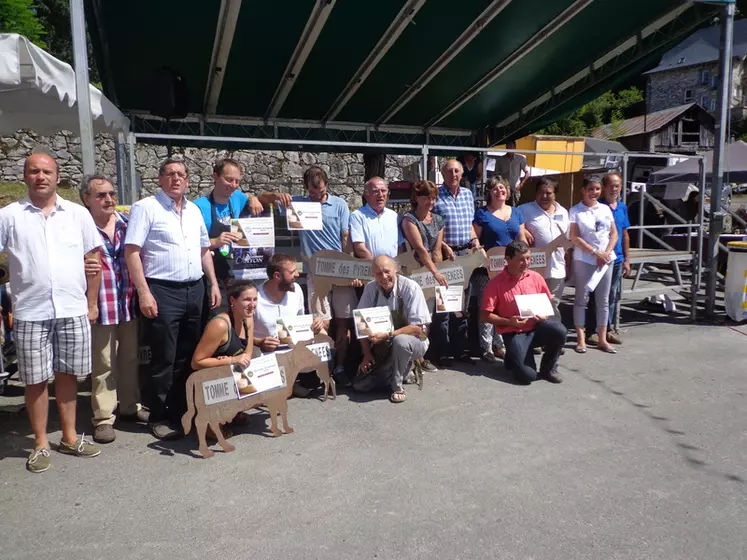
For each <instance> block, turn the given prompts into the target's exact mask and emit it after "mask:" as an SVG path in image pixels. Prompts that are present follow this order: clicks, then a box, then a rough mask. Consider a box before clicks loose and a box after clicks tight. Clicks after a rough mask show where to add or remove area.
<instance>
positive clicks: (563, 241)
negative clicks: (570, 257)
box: [487, 235, 572, 278]
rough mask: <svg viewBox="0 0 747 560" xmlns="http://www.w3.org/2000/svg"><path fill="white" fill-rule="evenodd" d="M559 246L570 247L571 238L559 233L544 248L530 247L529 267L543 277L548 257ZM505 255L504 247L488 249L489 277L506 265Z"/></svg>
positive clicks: (547, 270) (548, 266)
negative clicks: (530, 258)
mask: <svg viewBox="0 0 747 560" xmlns="http://www.w3.org/2000/svg"><path fill="white" fill-rule="evenodd" d="M560 247H563V248H564V249H569V248H570V247H572V244H571V240H570V239H568V238H567V237H566V236H565V235H559V236H558V237H556V238H555V239H554V240H553V241H552V243H550V244H549V245H548V246H547V247H545V248H544V249H537V248H535V247H532V248H531V249H532V262H531V264H530V265H529V268H531V269H532V270H534V271H535V272H536V273H538V274H539V275H540V276H542V277H543V278H546V277H547V273H549V269H550V257H551V256H552V254H553V253H554V252H555V251H556V250H557V249H558V248H560ZM505 255H506V248H505V247H493V248H492V249H490V250H489V251H488V263H487V267H488V276H490V278H493V277H494V276H496V275H497V274H498V273H499V272H500V271H501V270H503V267H504V266H506V257H505Z"/></svg>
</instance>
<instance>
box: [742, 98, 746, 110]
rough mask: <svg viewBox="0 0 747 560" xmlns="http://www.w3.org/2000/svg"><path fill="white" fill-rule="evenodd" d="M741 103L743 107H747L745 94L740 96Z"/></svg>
mask: <svg viewBox="0 0 747 560" xmlns="http://www.w3.org/2000/svg"><path fill="white" fill-rule="evenodd" d="M742 105H744V106H745V107H747V95H745V96H744V97H742Z"/></svg>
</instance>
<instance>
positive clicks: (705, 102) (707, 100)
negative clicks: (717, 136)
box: [700, 95, 711, 111]
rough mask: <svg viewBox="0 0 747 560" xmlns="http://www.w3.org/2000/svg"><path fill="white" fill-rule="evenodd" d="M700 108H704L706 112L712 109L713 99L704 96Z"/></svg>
mask: <svg viewBox="0 0 747 560" xmlns="http://www.w3.org/2000/svg"><path fill="white" fill-rule="evenodd" d="M700 106H701V107H703V109H705V110H706V111H708V109H710V107H711V98H710V97H708V96H707V95H704V96H703V97H701V98H700Z"/></svg>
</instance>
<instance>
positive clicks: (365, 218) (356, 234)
mask: <svg viewBox="0 0 747 560" xmlns="http://www.w3.org/2000/svg"><path fill="white" fill-rule="evenodd" d="M363 197H364V198H365V199H366V204H365V206H363V207H362V208H359V209H358V210H356V211H354V212H353V213H352V214H350V241H352V243H353V252H354V254H355V256H356V257H358V258H359V259H373V258H374V257H378V256H379V255H386V256H388V257H392V258H395V257H396V256H397V253H399V247H400V245H402V243H404V239H403V237H402V231H401V230H400V228H399V216H398V215H397V213H396V212H395V211H394V210H392V209H391V208H387V207H386V203H387V201H388V200H389V185H388V184H387V182H386V181H385V180H384V179H382V178H381V177H372V178H371V179H369V180H368V181H367V182H366V186H365V187H364V190H363Z"/></svg>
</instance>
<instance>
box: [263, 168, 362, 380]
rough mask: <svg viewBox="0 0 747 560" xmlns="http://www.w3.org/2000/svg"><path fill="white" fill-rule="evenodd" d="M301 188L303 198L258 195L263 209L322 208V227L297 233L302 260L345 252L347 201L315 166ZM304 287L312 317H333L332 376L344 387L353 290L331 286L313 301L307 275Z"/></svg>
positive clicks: (284, 195) (326, 318)
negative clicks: (298, 205) (299, 204)
mask: <svg viewBox="0 0 747 560" xmlns="http://www.w3.org/2000/svg"><path fill="white" fill-rule="evenodd" d="M303 182H304V186H305V187H306V191H307V192H308V195H307V196H291V195H290V194H288V193H271V192H266V193H263V194H261V195H260V196H259V201H260V202H261V203H262V205H263V206H265V207H269V206H270V205H272V204H274V203H279V204H281V205H282V206H283V207H284V208H288V207H289V206H291V204H292V203H293V202H294V201H296V202H318V203H320V204H321V206H322V222H323V228H322V229H320V230H301V231H299V232H298V235H299V237H300V239H301V253H302V254H303V256H304V257H306V258H311V257H312V256H313V255H314V253H316V252H317V251H325V250H326V251H340V252H348V251H349V236H348V222H349V220H350V210H349V209H348V205H347V202H345V201H344V200H343V199H342V198H340V197H338V196H335V195H333V194H329V192H328V190H327V186H328V184H329V180H328V178H327V174H326V173H325V172H324V170H323V169H322V168H321V167H318V166H316V165H314V166H312V167H309V168H308V169H307V170H306V172H305V173H304V175H303ZM306 286H307V288H308V290H307V291H308V307H309V310H310V312H311V313H312V314H313V315H314V316H315V317H321V318H322V319H323V320H324V321H330V320H331V319H332V317H333V316H334V318H335V334H336V340H335V349H336V356H337V357H336V363H337V366H336V367H335V371H334V375H335V378H336V379H338V380H340V381H341V383H342V384H343V385H347V384H348V383H347V380H346V379H345V376H344V364H345V359H346V357H347V349H348V330H349V328H350V325H349V323H350V318H351V317H352V316H353V309H355V306H356V305H357V303H358V298H357V297H356V296H355V290H354V289H353V288H350V287H344V286H338V287H335V288H334V289H333V290H332V291H331V292H330V294H331V296H330V294H326V295H325V296H324V297H322V298H320V299H317V298H315V297H314V282H313V278H312V277H311V276H307V279H306Z"/></svg>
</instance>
